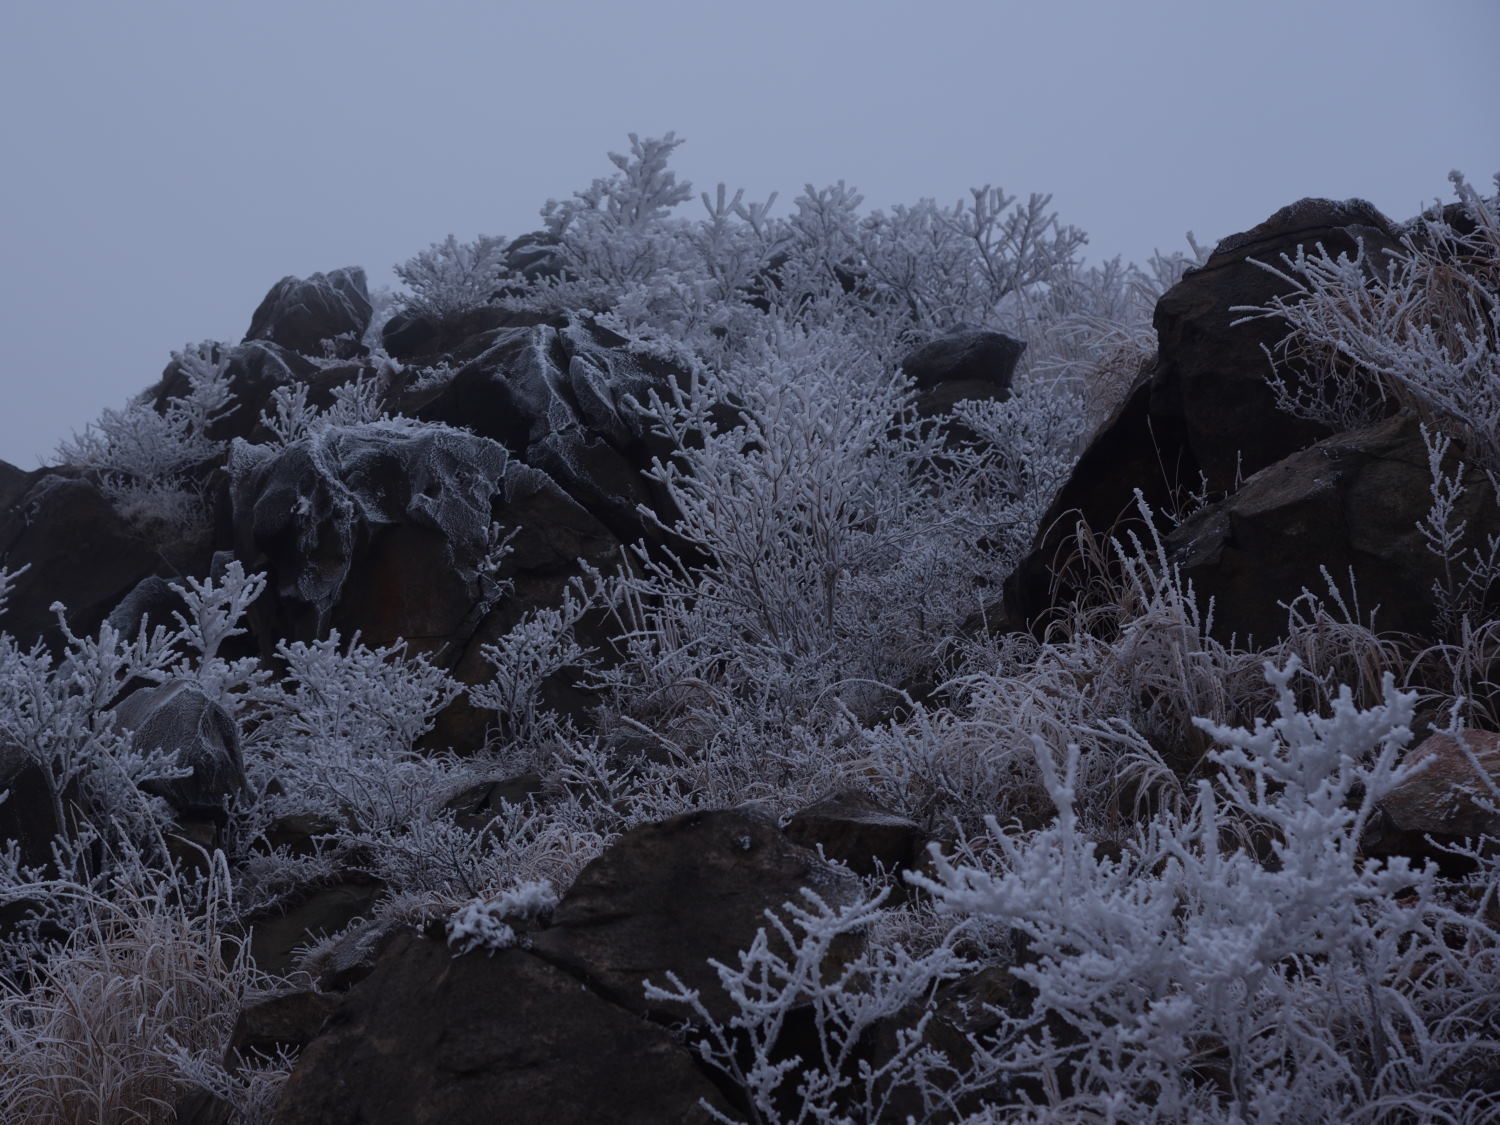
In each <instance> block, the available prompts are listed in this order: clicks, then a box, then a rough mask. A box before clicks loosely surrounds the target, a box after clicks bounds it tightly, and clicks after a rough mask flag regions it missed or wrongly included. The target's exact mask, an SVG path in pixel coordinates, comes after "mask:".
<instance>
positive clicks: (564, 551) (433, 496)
mask: <svg viewBox="0 0 1500 1125" xmlns="http://www.w3.org/2000/svg"><path fill="white" fill-rule="evenodd" d="M240 450H241V455H242V456H243V457H244V458H245V459H246V460H245V461H244V463H243V464H240V465H237V466H236V472H235V479H234V483H233V489H232V496H233V509H234V522H235V533H236V536H237V545H236V546H237V553H238V555H239V557H240V558H241V559H242V560H244V561H245V562H246V563H247V565H248V566H250V567H251V568H254V569H266V570H267V571H268V572H269V576H270V585H271V590H272V592H273V596H272V597H271V598H269V599H268V598H262V599H261V601H262V602H263V603H266V605H265V606H263V607H262V606H260V605H258V606H257V608H256V610H253V611H252V612H253V613H259V614H260V618H259V620H258V621H257V632H258V633H259V635H261V636H262V637H264V638H266V641H267V644H271V643H274V640H275V639H277V638H280V637H283V636H292V637H296V638H300V639H309V638H311V637H313V636H317V635H321V634H322V633H323V632H325V631H326V630H327V629H329V628H336V629H338V630H340V631H341V632H342V633H343V634H344V635H346V636H348V635H351V634H352V633H354V632H355V631H356V630H358V631H360V632H361V633H362V634H363V636H364V638H365V641H366V642H367V643H370V644H388V643H391V642H393V641H395V640H396V639H398V638H403V637H404V638H407V639H408V640H410V641H411V642H412V643H413V645H414V647H416V648H417V649H419V650H428V651H445V652H446V653H447V656H448V659H449V660H450V661H451V660H452V659H454V658H456V656H457V654H458V651H459V650H460V649H461V647H462V645H463V644H464V642H465V641H466V639H467V638H468V637H469V636H470V635H471V634H472V632H473V630H474V628H475V627H476V626H477V624H478V622H479V620H480V617H481V616H482V611H483V609H484V597H485V595H486V581H487V578H486V576H485V575H484V574H482V573H481V568H482V565H483V564H484V562H485V559H486V558H487V556H488V554H489V551H490V549H491V546H492V543H491V541H490V538H489V532H490V526H491V524H492V522H496V521H498V522H499V523H501V524H503V525H504V526H505V527H506V528H510V529H514V528H519V529H520V533H519V534H518V535H517V537H516V538H515V540H514V541H513V542H512V544H511V549H512V550H511V554H510V556H509V557H508V558H507V559H506V561H505V566H504V568H503V569H502V571H501V573H500V574H499V575H498V577H500V578H506V577H518V578H526V577H531V576H535V575H537V574H544V575H557V576H560V577H559V578H558V579H557V582H556V583H555V585H557V586H558V587H559V588H560V585H561V583H562V582H563V581H565V579H566V577H567V576H570V575H572V574H573V573H576V568H575V561H576V560H577V559H578V558H580V557H583V558H588V559H601V558H602V557H604V556H605V555H607V554H609V553H610V552H611V551H612V550H613V549H614V548H615V546H616V544H615V541H614V539H613V538H612V537H611V536H610V535H609V533H608V532H607V531H606V530H605V529H604V528H603V527H601V526H600V525H599V524H598V522H597V521H595V520H594V519H593V518H592V517H591V516H590V515H589V513H588V512H586V511H584V510H583V509H582V508H580V507H579V506H578V505H577V504H576V503H575V502H574V501H573V500H571V499H570V498H569V497H568V496H567V495H566V494H564V493H563V492H562V491H561V490H560V489H559V488H558V487H557V485H556V484H554V483H553V482H552V481H551V480H550V479H549V478H548V477H547V476H546V474H544V473H541V472H539V471H537V470H535V469H532V468H529V467H527V466H525V465H522V464H519V463H517V462H516V461H514V460H513V459H512V458H511V457H510V456H509V455H508V454H507V452H506V450H505V449H504V448H503V447H502V446H500V445H498V444H497V443H495V442H493V441H490V440H488V439H486V438H483V437H479V436H477V435H475V434H471V433H466V432H463V431H459V430H454V429H449V428H446V427H442V426H418V425H414V424H410V423H371V424H367V425H363V426H355V427H346V428H342V429H330V430H325V431H322V432H320V433H317V434H314V435H313V436H311V437H308V438H305V439H303V440H301V441H298V442H295V443H293V444H292V445H290V446H287V447H286V448H284V449H280V450H277V451H274V452H271V451H267V452H264V453H261V452H257V451H255V450H253V449H251V448H250V447H240Z"/></svg>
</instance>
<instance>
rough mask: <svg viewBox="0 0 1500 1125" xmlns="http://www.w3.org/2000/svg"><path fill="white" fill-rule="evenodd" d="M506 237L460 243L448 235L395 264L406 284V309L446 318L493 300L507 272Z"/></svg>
mask: <svg viewBox="0 0 1500 1125" xmlns="http://www.w3.org/2000/svg"><path fill="white" fill-rule="evenodd" d="M508 246H509V243H508V241H507V240H506V239H503V238H495V237H491V236H488V235H480V236H479V237H478V238H476V239H475V240H474V241H473V242H459V241H458V239H456V238H455V237H454V236H453V235H451V234H450V235H449V236H448V237H447V238H446V239H444V240H443V241H442V242H434V243H433V244H432V245H431V246H429V247H428V248H427V249H426V250H423V251H422V252H421V253H420V254H417V255H416V256H415V257H412V258H408V259H407V260H406V261H405V262H403V263H402V264H401V265H399V266H396V267H395V269H396V276H397V277H399V278H400V279H401V280H402V281H403V282H405V283H406V287H407V290H408V291H409V292H408V295H407V296H406V297H405V300H404V302H403V305H404V307H405V309H406V310H407V311H410V312H413V313H417V314H420V315H425V316H435V317H445V316H453V315H456V314H458V313H463V312H467V311H468V310H470V309H475V308H480V307H482V306H484V305H487V304H489V303H490V301H491V299H492V298H493V297H494V296H495V293H496V291H497V290H498V289H499V288H500V283H501V280H502V278H503V277H504V275H505V251H506V249H507V248H508Z"/></svg>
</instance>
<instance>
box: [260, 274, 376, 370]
mask: <svg viewBox="0 0 1500 1125" xmlns="http://www.w3.org/2000/svg"><path fill="white" fill-rule="evenodd" d="M372 311H373V310H372V308H371V306H370V294H369V291H368V289H366V287H365V271H364V270H362V269H358V268H353V269H341V270H330V271H329V272H328V273H315V274H313V275H312V276H311V277H306V278H301V277H284V278H282V279H281V280H280V281H278V282H277V283H276V284H275V285H273V286H272V287H271V291H270V292H269V293H267V294H266V295H265V298H264V299H263V300H262V301H261V303H260V306H259V307H258V308H257V309H256V310H255V315H254V316H252V317H251V318H250V330H249V331H248V332H246V333H245V342H246V343H248V342H250V341H251V340H269V341H270V342H271V343H273V344H277V345H279V346H281V347H283V348H286V349H288V350H290V351H293V352H301V353H302V354H303V355H310V356H322V355H324V354H325V351H324V347H325V343H324V342H325V341H331V342H332V347H333V354H334V355H336V356H338V357H339V358H341V359H348V358H350V357H352V356H354V355H355V354H356V353H357V352H358V351H359V349H360V341H361V338H362V337H363V336H364V334H365V330H366V329H367V328H369V326H370V316H371V313H372Z"/></svg>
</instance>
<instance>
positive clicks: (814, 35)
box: [0, 0, 1500, 468]
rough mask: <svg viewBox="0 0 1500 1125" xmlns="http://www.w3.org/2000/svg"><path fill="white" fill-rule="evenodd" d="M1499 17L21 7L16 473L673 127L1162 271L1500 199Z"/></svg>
mask: <svg viewBox="0 0 1500 1125" xmlns="http://www.w3.org/2000/svg"><path fill="white" fill-rule="evenodd" d="M1497 44H1500V0H1407V2H1398V0H1348V2H1337V0H1329V2H1320V0H1253V2H1251V0H1239V2H1221V0H1180V2H1179V0H1132V2H1129V3H1125V2H1114V3H1111V2H1105V0H1089V2H1066V0H1027V2H1025V3H1012V2H1010V0H991V2H988V3H986V2H981V0H949V2H944V0H925V2H923V3H921V4H918V3H915V2H905V3H897V2H887V0H797V2H794V3H788V2H783V0H752V2H749V3H743V2H736V3H732V4H731V3H721V2H717V0H696V2H692V3H687V2H684V3H678V2H675V0H629V2H623V0H620V2H593V3H565V2H561V0H531V2H529V3H526V4H519V3H510V2H505V0H491V2H488V3H483V2H478V0H474V2H460V0H425V2H423V3H421V4H417V3H414V2H412V0H402V2H395V0H361V2H358V3H355V2H348V3H333V2H331V0H255V2H253V3H240V2H238V0H182V2H164V0H131V2H128V3H127V2H124V0H107V2H106V0H74V2H70V3H64V2H61V0H4V3H3V4H0V106H3V108H0V113H3V124H0V161H3V164H0V168H3V171H0V216H3V218H0V255H3V257H0V262H3V267H4V268H3V278H0V390H3V394H0V458H4V459H6V460H9V461H11V462H13V463H15V464H19V465H21V466H23V467H25V468H32V467H34V466H35V465H37V464H38V463H39V461H40V460H41V459H43V458H45V457H47V456H48V455H50V453H51V451H52V450H53V448H54V447H55V446H56V444H57V442H58V441H60V440H61V439H63V438H64V437H66V436H67V435H68V434H69V433H70V432H71V431H72V430H73V429H75V428H82V426H83V425H84V424H86V423H87V422H88V421H90V420H91V419H93V418H94V417H96V416H97V415H98V413H99V411H100V410H101V409H103V408H104V407H107V406H115V407H118V406H120V405H122V404H123V403H124V401H125V400H126V399H127V398H128V397H129V396H130V395H132V394H133V393H135V392H136V391H139V390H141V389H142V388H144V387H145V386H147V385H148V384H150V383H151V382H152V381H153V380H154V379H155V378H156V377H157V376H158V374H159V373H160V370H161V368H162V366H163V365H164V363H165V362H166V360H167V358H168V355H169V353H170V352H171V351H172V350H173V349H174V348H180V347H181V346H182V345H183V344H185V343H187V342H189V341H198V340H202V339H208V338H215V339H236V340H237V339H238V338H239V337H240V336H241V335H243V333H244V331H245V328H246V327H247V326H248V324H249V320H250V314H251V312H252V311H253V310H254V308H255V306H256V304H257V303H258V302H259V300H260V298H261V297H262V296H263V295H264V293H265V291H266V290H267V289H268V288H269V287H270V286H271V285H272V284H273V283H274V282H275V281H276V280H277V279H278V278H280V277H282V276H284V275H286V274H299V275H305V274H308V273H311V272H314V271H318V270H328V269H333V268H337V267H339V266H345V265H362V266H364V267H365V268H366V269H367V270H368V271H369V273H370V277H371V281H372V283H377V284H386V283H392V282H393V281H394V277H393V275H392V274H391V273H390V267H391V264H392V263H394V262H397V261H401V260H404V259H406V258H408V257H410V256H411V255H412V254H414V253H415V252H416V251H418V250H420V249H422V248H424V247H425V246H427V245H428V244H429V243H431V242H433V241H436V240H438V239H441V238H443V237H444V236H445V235H447V234H448V233H449V232H453V233H455V234H457V235H458V236H459V237H460V238H465V239H467V238H472V237H473V236H474V235H476V234H480V233H486V234H504V235H515V234H519V233H521V232H523V231H525V230H529V229H532V228H534V227H535V226H536V225H537V211H538V209H539V208H540V206H541V205H542V204H543V203H544V202H545V201H546V200H547V199H548V198H549V197H564V196H567V195H568V194H570V193H571V192H572V191H573V190H575V189H577V188H581V187H584V186H585V185H587V184H588V182H589V181H590V180H591V179H592V178H594V177H595V176H599V175H604V174H607V173H608V172H609V171H610V167H609V165H608V162H607V160H606V158H605V153H606V152H607V151H621V150H623V149H625V148H626V147H627V145H628V142H627V140H626V135H627V134H628V133H630V132H637V133H640V134H642V135H649V136H656V135H660V134H662V133H665V132H666V131H667V130H676V132H677V134H678V136H679V137H685V138H686V139H687V144H686V145H684V146H683V147H682V148H681V149H679V150H678V152H677V154H676V160H675V164H674V166H675V167H676V168H677V170H678V173H679V176H681V177H684V178H687V179H690V180H692V181H693V183H694V185H695V186H696V187H698V188H700V189H704V188H712V187H713V185H714V184H716V183H717V182H718V181H720V180H723V181H726V182H727V183H728V184H729V186H730V187H731V188H734V187H741V186H742V187H744V188H746V189H747V194H748V195H750V196H752V197H757V198H760V197H764V196H765V195H766V194H768V193H769V192H770V191H772V190H778V191H780V192H781V199H780V204H779V206H778V213H782V214H784V213H785V210H786V207H787V205H788V204H789V203H790V201H791V199H792V197H793V196H795V195H796V194H797V192H798V191H799V190H800V189H801V187H802V186H803V185H804V184H805V183H807V182H809V181H811V182H814V183H816V184H819V185H822V184H827V183H832V182H833V181H835V180H839V179H843V180H845V181H847V182H848V183H850V184H853V185H855V186H857V187H859V188H860V190H861V191H862V192H863V194H864V196H865V200H866V204H867V206H888V205H890V204H892V203H898V202H910V201H913V200H915V199H917V198H919V197H921V196H936V197H937V198H939V199H940V200H945V201H951V200H954V199H957V198H958V197H959V196H960V195H962V194H963V193H964V192H965V190H966V189H967V188H969V187H970V186H976V185H979V184H982V183H995V184H999V185H1003V186H1004V187H1005V188H1006V190H1008V191H1012V192H1018V193H1020V194H1022V195H1025V194H1026V193H1028V192H1032V191H1045V192H1051V193H1053V196H1054V204H1055V206H1056V208H1057V209H1058V211H1059V212H1060V214H1061V217H1062V218H1063V219H1064V221H1066V222H1069V223H1072V224H1074V225H1076V226H1080V227H1082V228H1083V229H1085V230H1086V231H1088V232H1089V234H1090V236H1091V250H1090V253H1091V254H1092V255H1098V256H1109V255H1113V254H1117V253H1119V254H1124V255H1125V256H1126V257H1129V258H1141V257H1144V256H1145V255H1146V254H1148V253H1149V252H1150V251H1151V249H1152V248H1153V247H1161V248H1163V249H1172V248H1176V247H1178V246H1180V245H1182V239H1183V234H1184V232H1186V231H1188V230H1192V231H1193V232H1194V233H1195V234H1197V235H1198V236H1199V237H1200V239H1207V240H1212V239H1216V238H1219V237H1222V236H1224V235H1226V234H1229V233H1232V232H1235V231H1238V230H1242V229H1244V228H1246V227H1249V226H1251V225H1253V224H1255V223H1256V222H1258V221H1260V220H1261V219H1263V218H1265V217H1266V216H1267V215H1268V214H1269V213H1270V212H1272V211H1274V210H1275V209H1276V208H1277V207H1279V206H1281V205H1283V204H1285V203H1289V202H1291V201H1292V200H1294V199H1297V198H1299V197H1301V196H1304V195H1325V196H1331V197H1336V198H1344V197H1347V196H1351V195H1359V196H1363V197H1365V198H1367V199H1370V200H1372V201H1373V202H1374V203H1375V204H1376V205H1377V206H1379V207H1380V208H1382V209H1383V210H1384V211H1386V212H1387V214H1390V215H1391V216H1392V217H1394V218H1405V217H1408V216H1410V215H1411V214H1414V213H1415V212H1416V211H1418V210H1419V209H1420V208H1421V207H1422V206H1423V205H1424V204H1425V203H1427V202H1430V201H1431V200H1433V199H1435V198H1438V197H1442V198H1443V199H1445V200H1446V199H1448V198H1449V194H1448V192H1449V187H1448V184H1447V182H1446V179H1445V177H1446V175H1447V173H1448V171H1449V170H1450V169H1453V168H1457V169H1460V170H1462V171H1464V172H1465V173H1466V174H1467V175H1468V176H1469V177H1470V179H1472V180H1475V181H1479V182H1481V183H1485V184H1487V183H1488V181H1489V178H1490V177H1491V176H1492V175H1493V174H1494V173H1495V172H1496V171H1500V120H1497V117H1496V112H1495V111H1496V107H1497V106H1500V66H1497V64H1496V61H1495V50H1496V45H1497Z"/></svg>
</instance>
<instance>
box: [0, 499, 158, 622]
mask: <svg viewBox="0 0 1500 1125" xmlns="http://www.w3.org/2000/svg"><path fill="white" fill-rule="evenodd" d="M10 491H11V492H12V493H17V492H19V495H18V496H16V498H15V499H13V500H12V502H11V504H10V506H9V507H8V508H6V509H5V510H3V511H0V567H3V568H5V569H7V570H10V571H18V570H20V569H21V568H22V567H25V568H27V569H26V571H25V573H24V574H20V575H19V576H18V577H16V579H15V580H14V582H13V584H12V586H11V591H10V597H9V599H8V600H7V604H6V606H5V608H4V611H3V612H0V630H3V631H4V632H7V633H9V634H11V636H13V637H15V639H16V641H17V642H18V643H19V644H20V645H22V646H23V647H26V646H29V645H31V644H32V643H33V642H35V641H37V640H42V641H45V642H46V643H47V645H48V646H49V647H51V648H53V649H54V650H58V649H60V648H61V646H62V641H63V638H62V631H61V630H60V629H59V627H58V624H57V615H56V614H55V613H53V612H52V609H51V608H50V607H51V606H52V603H54V602H61V603H62V604H63V606H64V607H66V611H67V620H68V625H69V627H70V628H71V629H72V630H73V631H74V632H75V633H77V634H79V635H80V636H86V635H92V634H93V633H94V632H95V631H96V630H97V629H98V628H99V626H100V625H101V624H102V623H103V622H104V620H105V618H106V617H107V616H108V615H109V613H110V611H111V610H112V609H114V607H115V605H116V604H117V603H118V602H119V601H120V599H121V598H123V597H124V596H125V595H126V594H128V593H129V592H130V591H131V589H133V588H134V587H135V586H136V585H137V583H139V582H140V581H141V580H142V579H143V578H145V577H147V576H148V575H151V574H154V573H157V572H158V571H159V570H161V569H163V568H164V567H165V565H166V564H165V563H164V561H163V559H162V557H161V555H160V554H159V553H158V552H157V550H156V547H155V546H154V545H153V544H151V543H149V542H147V541H146V540H144V539H142V538H140V536H138V535H137V534H136V532H135V531H134V530H133V529H132V528H131V526H130V525H129V524H128V523H127V522H126V521H125V519H124V517H123V516H121V515H120V514H119V513H118V512H117V511H115V508H114V505H112V504H111V503H110V502H109V500H108V498H107V497H105V495H104V494H103V493H102V492H100V491H99V489H98V488H97V487H96V486H94V485H93V484H91V483H89V482H88V481H86V480H83V479H80V478H78V477H76V476H73V475H70V474H68V473H66V472H63V471H59V470H55V469H42V470H39V471H38V472H36V473H33V474H31V476H30V481H29V484H28V486H27V487H26V488H25V489H24V490H20V489H17V488H15V487H12V488H11V489H10Z"/></svg>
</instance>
